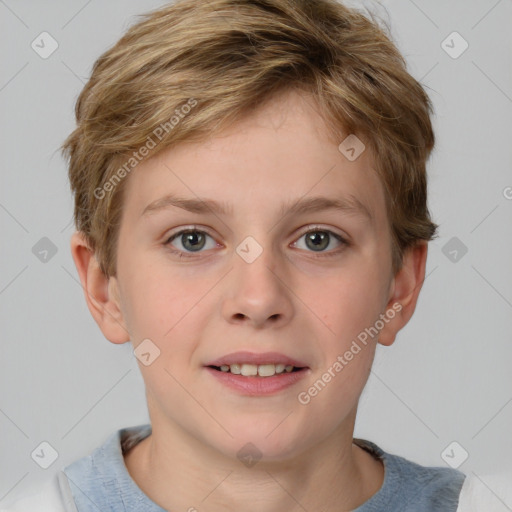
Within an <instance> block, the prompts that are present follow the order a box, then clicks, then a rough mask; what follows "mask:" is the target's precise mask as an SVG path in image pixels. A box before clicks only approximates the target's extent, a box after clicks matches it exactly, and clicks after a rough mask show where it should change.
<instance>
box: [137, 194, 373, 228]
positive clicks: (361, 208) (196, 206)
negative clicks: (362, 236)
mask: <svg viewBox="0 0 512 512" xmlns="http://www.w3.org/2000/svg"><path fill="white" fill-rule="evenodd" d="M173 206H174V207H177V208H181V209H183V210H186V211H189V212H191V213H200V214H208V213H214V214H219V215H228V214H230V213H232V208H231V207H229V206H228V205H227V204H226V203H219V202H218V201H214V200H213V199H206V198H196V199H194V198H186V197H179V196H176V195H173V194H169V195H166V196H164V197H161V198H160V199H157V200H156V201H153V202H152V203H150V204H148V205H147V206H146V207H145V208H144V211H143V212H142V214H141V217H142V216H144V215H147V214H150V213H153V212H156V211H159V210H163V209H167V208H169V207H173ZM322 210H337V211H342V212H344V213H347V214H353V215H359V216H362V217H366V219H367V220H369V221H370V222H373V215H372V214H371V212H370V210H369V209H368V208H367V207H366V206H365V205H364V204H363V203H362V202H361V201H359V199H357V198H356V197H355V196H353V195H349V196H346V197H337V198H330V197H323V196H317V197H303V198H299V199H297V200H295V201H291V202H288V203H285V204H283V205H282V207H281V209H280V211H279V215H280V216H285V215H292V214H295V213H312V212H318V211H322Z"/></svg>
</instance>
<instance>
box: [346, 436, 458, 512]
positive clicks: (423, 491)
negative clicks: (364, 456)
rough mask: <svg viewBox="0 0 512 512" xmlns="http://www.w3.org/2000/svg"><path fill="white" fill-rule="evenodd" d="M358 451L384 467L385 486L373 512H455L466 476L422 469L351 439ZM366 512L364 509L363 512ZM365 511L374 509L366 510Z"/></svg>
mask: <svg viewBox="0 0 512 512" xmlns="http://www.w3.org/2000/svg"><path fill="white" fill-rule="evenodd" d="M354 442H355V443H356V444H357V445H358V446H360V447H361V448H363V449H365V450H367V451H369V452H370V453H371V454H372V455H374V456H375V457H378V458H380V459H381V460H382V461H383V463H384V468H385V473H384V483H383V485H382V487H381V489H380V491H379V492H378V493H377V494H376V495H375V496H374V497H373V498H372V499H371V500H370V502H371V501H372V500H374V502H375V503H371V504H372V505H374V504H375V505H376V506H377V508H375V510H379V511H380V510H382V511H384V510H393V511H394V512H398V511H402V510H403V511H406V510H413V509H414V510H415V511H417V512H434V511H436V512H437V511H439V510H443V511H445V512H456V511H457V506H458V502H459V495H460V492H461V489H462V486H463V484H464V480H465V478H466V476H465V475H464V474H463V473H461V472H460V471H458V470H455V469H452V468H447V467H439V466H432V467H430V466H422V465H420V464H417V463H415V462H412V461H410V460H407V459H405V458H403V457H400V456H398V455H393V454H390V453H387V452H385V451H384V450H382V449H381V448H380V447H379V446H377V445H376V444H374V443H372V442H370V441H366V440H363V439H354ZM363 510H364V512H366V509H364V508H363ZM368 510H373V508H370V507H368Z"/></svg>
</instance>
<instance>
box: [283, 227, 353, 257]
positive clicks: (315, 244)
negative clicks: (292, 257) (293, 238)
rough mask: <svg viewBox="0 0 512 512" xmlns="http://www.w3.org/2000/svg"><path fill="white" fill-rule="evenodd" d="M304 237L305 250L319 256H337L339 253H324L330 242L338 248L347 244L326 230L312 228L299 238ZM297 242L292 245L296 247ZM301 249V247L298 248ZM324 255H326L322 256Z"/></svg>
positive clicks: (331, 251) (338, 236) (333, 251)
mask: <svg viewBox="0 0 512 512" xmlns="http://www.w3.org/2000/svg"><path fill="white" fill-rule="evenodd" d="M304 237H305V245H306V248H307V249H310V250H311V251H312V252H317V253H322V254H320V255H321V256H332V255H336V254H338V252H339V251H336V250H330V251H326V249H327V248H328V247H329V245H330V244H331V242H333V241H335V242H337V244H338V247H340V246H341V247H343V246H345V245H348V242H347V241H346V240H345V239H344V238H343V237H341V236H340V235H338V234H336V233H333V232H332V231H329V230H327V229H320V228H314V229H311V230H309V231H307V232H306V233H304V234H303V235H302V236H301V237H300V238H299V240H300V239H301V238H304ZM298 243H299V242H298V241H297V242H295V243H294V244H293V245H294V246H295V247H297V244H298ZM299 248H300V249H302V247H299ZM323 253H326V254H323Z"/></svg>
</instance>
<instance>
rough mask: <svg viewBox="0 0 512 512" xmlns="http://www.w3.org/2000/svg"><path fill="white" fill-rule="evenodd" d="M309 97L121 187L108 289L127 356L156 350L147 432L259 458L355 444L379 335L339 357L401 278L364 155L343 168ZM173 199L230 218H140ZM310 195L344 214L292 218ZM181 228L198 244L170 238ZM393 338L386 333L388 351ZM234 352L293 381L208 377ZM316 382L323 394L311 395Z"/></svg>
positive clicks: (278, 104)
mask: <svg viewBox="0 0 512 512" xmlns="http://www.w3.org/2000/svg"><path fill="white" fill-rule="evenodd" d="M308 101H309V103H307V102H305V101H304V100H303V99H302V98H301V97H300V96H298V95H297V94H295V93H288V94H287V95H286V96H283V97H281V98H279V99H276V100H275V101H273V102H272V103H269V104H267V105H266V106H265V107H264V108H263V109H261V110H260V111H259V112H258V113H257V114H256V115H251V116H250V117H249V118H247V119H246V120H244V121H243V122H239V123H238V124H237V125H236V126H235V127H233V128H232V129H231V130H229V131H227V132H224V133H223V134H222V137H220V136H218V135H215V136H214V137H212V138H211V140H210V141H209V142H203V143H198V144H193V145H192V144H184V145H180V146H177V147H176V148H172V149H170V150H167V151H165V152H162V153H161V154H159V155H158V156H156V157H154V158H153V159H150V160H147V161H146V162H144V163H141V164H139V166H138V167H137V168H136V169H135V170H134V171H132V174H131V176H130V177H129V181H128V183H127V184H126V185H127V188H126V190H125V192H126V195H125V198H124V207H123V208H124V211H123V218H122V224H121V228H120V233H119V241H118V259H117V277H116V278H111V279H110V283H109V291H110V293H111V296H112V297H118V298H119V308H120V315H122V316H120V319H121V323H122V324H124V326H125V327H126V329H127V331H128V332H129V334H130V339H131V341H132V343H133V345H134V348H136V347H137V346H138V345H139V344H140V343H141V342H142V341H143V340H146V339H149V340H151V342H152V343H153V344H154V345H156V346H157V347H158V349H159V350H160V355H159V356H158V357H157V358H156V359H155V360H154V361H153V362H152V363H151V364H149V365H148V366H146V365H144V364H142V363H140V362H139V366H140V369H141V372H142V375H143V378H144V380H145V384H146V392H147V397H148V407H149V412H150V416H151V421H152V424H153V429H154V433H156V432H160V433H162V435H169V436H172V435H174V436H181V438H182V439H188V440H189V441H192V440H199V441H200V442H201V443H203V444H206V445H208V446H210V447H212V448H214V449H217V450H220V451H221V452H223V453H225V454H229V455H230V456H233V455H234V454H235V453H236V452H238V450H240V448H242V446H244V445H245V444H246V443H247V442H252V443H253V444H254V445H255V446H256V447H257V448H258V449H259V450H260V451H261V452H262V453H263V454H264V455H265V456H267V457H269V458H273V457H274V458H279V457H286V456H292V455H297V454H299V453H300V452H301V451H304V450H307V449H308V448H311V447H313V446H315V445H316V446H317V447H318V446H320V443H323V442H324V441H326V440H328V439H329V438H331V436H335V437H337V438H338V439H339V436H342V437H343V436H346V437H347V439H348V438H350V439H351V436H352V428H353V423H354V418H355V412H356V407H357V401H358V398H359V396H360V394H361V392H362V389H363V387H364V385H365V383H366V380H367V378H368V375H369V372H370V368H371V364H372V360H373V356H374V350H375V345H376V339H372V338H370V337H368V341H367V344H366V345H364V344H363V343H361V342H358V345H359V346H360V351H358V352H357V353H355V355H353V358H351V359H350V360H347V358H346V357H344V354H345V353H346V352H347V351H349V350H350V348H351V346H352V347H353V341H354V340H356V339H357V336H358V335H359V334H360V333H361V332H362V331H364V329H365V328H370V327H372V326H375V324H376V321H377V320H378V319H379V315H381V314H382V313H384V314H385V313H386V311H388V310H389V309H391V307H392V305H393V304H394V303H395V302H396V293H395V290H397V286H396V285H397V282H396V276H394V275H393V274H392V272H391V238H390V231H389V226H388V219H387V216H386V209H385V199H384V193H383V187H382V185H381V183H380V180H379V178H378V177H377V175H376V173H375V171H374V170H373V169H372V161H371V158H370V154H369V151H363V153H362V154H361V155H360V156H359V157H358V158H357V159H356V160H355V161H349V160H348V159H347V158H346V157H345V156H344V154H342V153H341V152H340V150H339V149H338V147H337V145H336V144H333V143H332V142H329V141H328V139H327V135H326V132H325V131H324V130H325V128H324V125H323V123H322V119H321V117H320V116H319V115H318V113H317V112H316V110H315V109H314V107H313V106H312V102H311V101H310V100H308ZM198 108H200V106H199V107H198ZM191 115H194V114H191ZM348 135H349V134H348V133H340V140H339V143H341V142H342V140H343V139H344V138H345V137H347V136H348ZM168 195H172V196H174V197H180V198H185V199H187V200H194V201H198V202H199V200H205V201H207V200H208V201H215V202H217V203H219V205H221V206H223V207H224V208H225V210H226V211H225V213H221V212H215V213H212V212H211V211H210V210H209V209H208V208H206V211H205V212H202V213H198V212H191V211H187V210H186V209H182V208H180V207H177V206H167V207H162V208H153V209H152V208H151V207H150V208H149V209H147V208H148V206H149V205H151V204H153V203H154V202H155V201H158V200H161V199H162V198H164V197H166V196H168ZM313 198H323V199H324V200H329V201H342V202H344V203H346V206H347V207H346V208H343V209H335V208H321V209H318V210H314V209H307V208H302V209H299V210H297V211H294V212H293V213H288V214H287V209H288V208H289V207H290V205H291V204H293V203H295V202H296V201H299V200H301V201H311V200H312V199H313ZM319 203H320V201H318V203H317V205H318V204H319ZM199 205H203V206H204V205H205V203H201V202H199ZM283 209H284V210H283ZM184 229H195V230H197V231H198V232H195V235H194V233H192V234H189V236H188V237H187V236H186V235H184V236H182V235H178V236H176V237H175V238H174V240H172V241H169V242H167V241H168V240H169V239H170V238H171V236H172V235H174V234H176V233H178V232H179V231H181V230H184ZM307 231H312V233H310V235H309V236H307V235H306V236H305V233H306V232H307ZM335 235H339V236H340V237H342V238H343V239H345V240H346V241H347V243H344V242H340V241H339V240H337V238H336V236H335ZM166 242H167V243H166ZM259 251H261V254H259ZM258 254H259V256H258ZM256 256H257V257H256ZM411 314H412V312H411ZM397 316H398V314H397ZM401 326H402V325H399V322H397V321H396V319H395V320H394V321H390V322H389V323H386V327H385V330H389V331H391V334H389V335H388V336H389V338H390V339H393V338H394V334H396V331H397V330H398V329H399V328H400V327H401ZM109 329H114V327H109V328H105V329H104V331H103V332H104V333H105V334H106V336H107V337H108V338H109V339H113V338H115V336H113V335H112V334H111V333H112V330H109ZM393 329H394V331H393ZM116 341H117V342H119V341H123V340H120V338H119V337H117V338H116ZM146 343H148V342H146ZM148 347H151V345H148ZM147 351H148V350H146V352H147ZM149 352H150V353H151V354H153V352H152V349H150V350H149ZM236 352H246V353H250V354H252V355H254V354H256V355H259V354H262V353H267V352H272V353H274V355H273V356H269V357H268V358H269V359H276V361H275V362H279V361H280V360H281V358H290V359H293V360H295V361H296V362H297V363H298V365H300V366H301V367H303V369H302V370H301V371H300V372H292V373H291V374H288V373H287V372H286V371H285V372H284V374H281V375H277V376H274V377H244V376H239V375H235V374H232V373H231V372H230V373H227V372H222V371H220V370H216V369H212V368H209V365H212V364H213V363H218V364H219V365H220V362H219V359H222V358H224V357H225V356H229V355H230V354H233V353H236ZM354 352H356V349H353V353H354ZM339 356H341V357H342V358H343V361H344V363H343V364H342V369H341V370H339V368H340V367H339V365H335V363H336V361H338V362H340V359H339V358H338V357H339ZM148 357H149V359H150V360H152V358H153V357H154V354H153V355H151V356H146V358H148ZM238 359H239V360H238ZM230 362H232V363H237V362H238V363H247V362H251V359H250V356H243V355H238V356H235V357H234V359H231V360H230ZM264 362H268V363H271V362H273V361H264ZM340 364H341V363H340ZM334 367H335V368H337V371H336V370H335V369H334ZM329 368H330V369H331V371H330V375H331V378H330V379H329V378H328V377H325V376H324V377H322V376H323V375H324V374H325V373H326V372H328V371H329ZM247 369H248V370H249V371H250V370H251V368H250V367H248V368H247ZM266 369H267V370H268V369H269V368H266ZM278 369H279V368H278ZM234 371H236V368H235V370H234ZM262 371H264V370H262ZM270 371H272V368H271V367H270ZM243 379H246V380H243ZM258 379H259V380H258ZM266 379H268V380H266ZM318 380H321V381H322V382H323V385H322V384H318V383H317V388H318V389H320V391H317V393H316V394H315V392H314V391H312V392H308V389H309V388H311V386H313V385H314V383H315V382H317V381H318ZM308 397H309V399H308ZM323 446H326V445H325V444H323Z"/></svg>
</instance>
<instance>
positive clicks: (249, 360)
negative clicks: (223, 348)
mask: <svg viewBox="0 0 512 512" xmlns="http://www.w3.org/2000/svg"><path fill="white" fill-rule="evenodd" d="M243 363H246V364H284V365H292V366H295V367H296V368H305V367H307V365H306V364H304V363H303V362H301V361H299V360H297V359H294V358H292V357H288V356H286V355H284V354H280V353H279V352H262V353H260V354H257V353H255V352H245V351H241V352H232V353H231V354H227V355H225V356H222V357H219V358H218V359H215V360H213V361H210V362H209V363H207V364H206V365H205V366H222V365H231V364H243Z"/></svg>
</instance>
